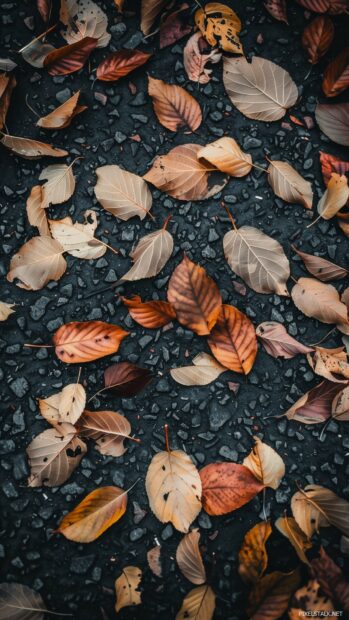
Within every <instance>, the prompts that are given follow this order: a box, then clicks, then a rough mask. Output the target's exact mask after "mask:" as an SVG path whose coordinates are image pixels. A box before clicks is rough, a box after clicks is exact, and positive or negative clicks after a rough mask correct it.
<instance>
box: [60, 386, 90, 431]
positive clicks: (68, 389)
mask: <svg viewBox="0 0 349 620" xmlns="http://www.w3.org/2000/svg"><path fill="white" fill-rule="evenodd" d="M85 405H86V392H85V388H84V387H83V386H82V385H81V384H80V383H70V384H69V385H66V386H65V387H64V388H63V390H62V391H61V397H60V399H59V405H58V414H59V416H60V418H61V420H62V421H63V422H70V423H71V424H76V422H77V421H78V419H79V418H80V416H81V414H82V412H83V410H84V409H85Z"/></svg>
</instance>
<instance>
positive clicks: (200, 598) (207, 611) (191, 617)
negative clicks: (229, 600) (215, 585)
mask: <svg viewBox="0 0 349 620" xmlns="http://www.w3.org/2000/svg"><path fill="white" fill-rule="evenodd" d="M215 606H216V596H215V594H214V592H213V590H212V588H211V586H208V585H204V586H199V587H197V588H194V589H193V590H190V592H188V594H187V595H186V596H185V597H184V600H183V603H182V607H181V608H180V610H179V612H178V614H177V615H176V620H212V618H213V614H214V610H215Z"/></svg>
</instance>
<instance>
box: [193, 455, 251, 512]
mask: <svg viewBox="0 0 349 620" xmlns="http://www.w3.org/2000/svg"><path fill="white" fill-rule="evenodd" d="M199 473H200V478H201V482H202V507H203V509H204V510H206V512H207V513H208V514H209V515H225V514H227V513H228V512H233V511H234V510H237V508H240V507H241V506H244V505H245V504H247V503H248V502H250V501H251V499H253V498H254V497H255V495H257V493H259V492H260V491H261V490H262V489H263V484H261V483H260V482H259V481H258V480H257V479H256V478H255V477H254V475H253V474H252V473H251V472H250V470H249V469H247V467H244V465H238V464H237V463H211V464H210V465H206V467H204V468H203V469H201V470H200V472H199Z"/></svg>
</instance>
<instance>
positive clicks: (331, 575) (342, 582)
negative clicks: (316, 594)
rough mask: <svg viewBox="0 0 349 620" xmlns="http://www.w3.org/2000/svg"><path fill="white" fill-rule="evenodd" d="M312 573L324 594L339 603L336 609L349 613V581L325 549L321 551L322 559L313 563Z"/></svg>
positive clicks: (317, 559)
mask: <svg viewBox="0 0 349 620" xmlns="http://www.w3.org/2000/svg"><path fill="white" fill-rule="evenodd" d="M311 571H312V574H313V576H314V577H315V579H316V580H317V581H318V582H319V584H320V586H321V588H322V590H323V592H324V593H325V594H326V595H327V596H328V597H329V598H330V599H331V600H333V602H334V603H337V605H336V607H335V609H341V610H343V611H346V612H349V581H347V580H346V579H345V576H344V573H343V572H342V570H341V569H340V568H339V566H337V564H336V563H335V562H334V561H333V560H332V558H330V557H329V556H328V555H327V553H326V551H324V549H323V548H321V549H320V557H319V558H316V559H314V560H313V561H312V563H311Z"/></svg>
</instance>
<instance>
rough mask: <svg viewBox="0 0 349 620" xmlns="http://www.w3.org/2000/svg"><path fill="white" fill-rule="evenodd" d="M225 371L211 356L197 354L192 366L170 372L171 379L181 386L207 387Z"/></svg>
mask: <svg viewBox="0 0 349 620" xmlns="http://www.w3.org/2000/svg"><path fill="white" fill-rule="evenodd" d="M226 371H227V369H226V368H224V366H221V364H219V363H218V362H217V361H216V360H215V359H214V358H213V357H211V355H208V354H207V353H199V354H198V355H196V356H195V357H194V359H193V366H183V367H182V368H173V369H172V370H170V374H171V377H172V379H174V380H175V381H177V383H180V384H181V385H187V386H192V385H208V384H209V383H212V381H215V380H216V379H218V377H219V375H221V374H222V372H226Z"/></svg>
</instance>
